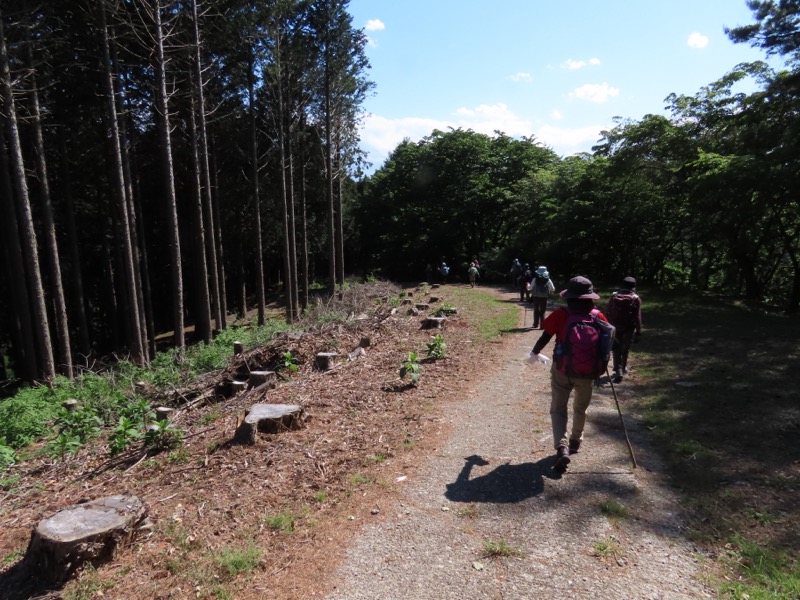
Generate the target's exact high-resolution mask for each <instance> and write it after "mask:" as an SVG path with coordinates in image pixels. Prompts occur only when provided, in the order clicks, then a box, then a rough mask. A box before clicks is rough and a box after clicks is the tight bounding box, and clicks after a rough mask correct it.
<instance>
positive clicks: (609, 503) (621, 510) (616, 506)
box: [600, 498, 628, 519]
mask: <svg viewBox="0 0 800 600" xmlns="http://www.w3.org/2000/svg"><path fill="white" fill-rule="evenodd" d="M600 510H601V511H602V512H603V514H605V515H608V516H609V517H617V518H620V519H624V518H625V517H627V516H628V509H627V508H625V506H624V505H623V504H621V503H620V502H618V501H616V500H614V499H613V498H612V499H609V500H604V501H603V502H601V503H600Z"/></svg>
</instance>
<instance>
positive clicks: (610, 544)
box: [592, 535, 622, 559]
mask: <svg viewBox="0 0 800 600" xmlns="http://www.w3.org/2000/svg"><path fill="white" fill-rule="evenodd" d="M592 550H593V551H594V555H595V556H596V557H598V558H614V559H619V558H620V557H621V556H622V547H621V546H620V545H619V543H618V542H617V538H615V537H614V536H613V535H612V536H609V537H607V538H606V539H604V540H597V541H595V542H593V543H592Z"/></svg>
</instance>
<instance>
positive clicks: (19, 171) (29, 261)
mask: <svg viewBox="0 0 800 600" xmlns="http://www.w3.org/2000/svg"><path fill="white" fill-rule="evenodd" d="M0 95H1V96H2V99H3V121H4V126H5V129H6V143H7V144H8V147H9V154H10V163H11V181H12V187H13V189H14V197H15V200H16V209H17V215H18V217H19V225H20V228H19V229H20V239H21V246H22V254H23V259H24V262H25V272H26V275H27V279H28V289H29V294H30V300H31V301H32V309H33V314H32V316H33V331H34V336H35V339H36V350H37V355H38V358H39V363H40V370H39V376H40V377H41V378H43V379H44V380H45V381H53V379H55V376H56V371H55V361H54V358H53V345H52V341H51V337H50V323H49V319H48V316H47V307H46V303H45V293H44V285H43V283H42V275H41V271H40V270H39V251H38V249H37V243H36V232H35V230H34V227H33V214H32V211H31V203H30V196H29V194H28V184H27V181H26V176H25V164H24V162H23V158H22V144H21V142H20V136H19V127H18V125H17V113H16V105H15V102H14V92H13V84H12V81H11V70H10V67H9V60H8V52H7V48H6V36H5V27H4V25H3V13H2V10H0Z"/></svg>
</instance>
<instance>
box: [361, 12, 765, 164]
mask: <svg viewBox="0 0 800 600" xmlns="http://www.w3.org/2000/svg"><path fill="white" fill-rule="evenodd" d="M349 12H350V14H351V15H352V17H353V26H354V27H355V28H357V29H363V30H364V32H365V34H366V35H367V37H368V40H369V42H368V45H367V47H366V54H367V58H368V59H369V62H370V65H371V67H370V69H369V70H368V72H367V77H368V79H370V80H371V81H372V82H374V84H375V88H374V89H373V91H372V93H371V95H370V96H369V97H368V98H367V100H366V102H365V105H364V108H365V110H366V115H365V118H364V120H363V124H362V130H361V147H362V149H363V150H364V151H365V152H366V153H367V157H368V160H369V161H370V162H371V163H372V168H371V169H369V170H368V172H372V171H374V170H375V169H377V168H379V167H380V166H381V165H382V164H383V163H384V161H385V160H386V158H387V157H388V156H389V154H390V153H391V151H392V150H394V148H396V147H397V145H398V144H399V143H400V142H402V141H403V139H405V138H408V139H410V140H411V141H413V142H416V141H419V140H420V139H422V138H424V137H426V136H428V135H430V134H431V132H432V131H433V130H434V129H439V130H442V131H448V130H449V128H451V127H452V128H459V127H460V128H462V129H471V130H473V131H475V132H478V133H485V134H487V135H494V132H495V131H501V132H503V133H505V134H506V135H509V136H511V137H515V138H519V137H522V136H531V135H533V136H534V138H535V139H536V140H537V141H538V142H540V143H541V144H543V145H545V146H547V147H549V148H551V149H553V150H554V151H555V152H556V153H557V154H558V155H560V156H569V155H572V154H575V153H577V152H591V148H592V146H593V145H595V144H597V142H598V140H599V139H600V132H601V131H603V130H607V129H611V128H612V127H613V126H614V121H613V119H614V117H616V116H618V117H622V118H626V119H634V120H639V119H641V118H642V117H644V116H645V115H647V114H660V115H665V116H668V115H669V113H668V112H667V111H666V110H665V107H666V103H665V98H666V97H667V96H668V95H669V94H671V93H676V94H679V95H680V94H687V95H694V94H695V93H697V92H698V91H699V90H700V88H701V87H703V86H705V85H708V84H710V83H712V82H713V81H716V80H717V79H719V78H720V77H722V76H723V75H725V74H726V73H727V72H729V71H731V70H732V69H733V68H734V67H735V66H736V65H737V64H739V63H741V62H748V61H753V60H763V59H765V55H764V54H763V52H762V51H761V50H759V49H756V48H751V47H750V46H748V45H746V44H734V43H733V42H731V41H730V40H729V39H728V37H727V36H726V35H725V32H724V27H726V26H727V27H736V26H738V25H745V24H749V23H753V22H754V19H753V18H752V13H751V11H750V10H749V9H748V8H747V6H746V4H745V0H669V1H668V2H665V1H663V0H605V1H603V0H571V1H569V2H567V1H563V2H561V1H558V0H550V1H547V2H545V1H544V0H493V1H490V0H351V2H350V5H349Z"/></svg>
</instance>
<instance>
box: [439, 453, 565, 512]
mask: <svg viewBox="0 0 800 600" xmlns="http://www.w3.org/2000/svg"><path fill="white" fill-rule="evenodd" d="M555 459H556V457H555V456H548V457H546V458H543V459H541V460H539V461H537V462H535V463H523V464H520V465H512V464H509V463H504V464H502V465H499V466H497V467H495V468H494V469H493V470H492V471H490V472H489V473H486V474H485V475H480V476H478V477H475V478H474V479H470V478H469V476H470V472H471V471H472V467H474V466H476V465H478V466H486V465H488V464H489V461H487V460H485V459H484V458H482V457H481V456H478V455H477V454H473V455H472V456H468V457H466V458H465V459H464V461H465V462H464V467H463V468H462V469H461V472H460V473H459V474H458V477H456V480H455V481H454V482H453V483H448V484H447V491H446V492H445V497H446V498H447V499H448V500H452V501H453V502H487V503H494V504H505V503H513V502H522V501H523V500H527V499H528V498H533V497H534V496H538V495H539V494H541V493H542V492H543V491H544V478H545V477H547V478H549V479H558V478H560V477H561V473H560V472H558V471H556V470H554V469H553V463H554V462H555Z"/></svg>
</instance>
